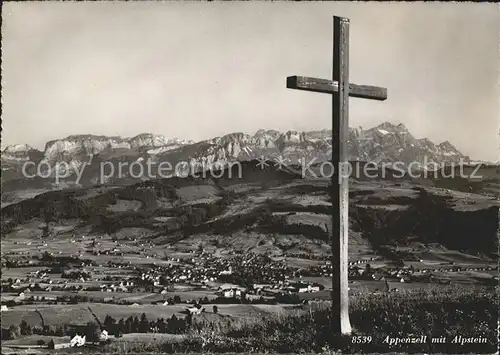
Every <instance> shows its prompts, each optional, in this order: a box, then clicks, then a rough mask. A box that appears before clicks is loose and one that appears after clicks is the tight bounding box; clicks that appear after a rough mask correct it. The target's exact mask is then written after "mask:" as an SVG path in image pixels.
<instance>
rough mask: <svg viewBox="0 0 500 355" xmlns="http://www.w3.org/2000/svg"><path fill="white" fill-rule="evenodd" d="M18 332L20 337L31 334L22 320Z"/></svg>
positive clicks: (28, 326) (28, 327)
mask: <svg viewBox="0 0 500 355" xmlns="http://www.w3.org/2000/svg"><path fill="white" fill-rule="evenodd" d="M19 331H20V333H21V335H31V334H33V331H32V329H31V326H30V325H29V324H28V323H27V322H26V321H25V320H24V319H23V320H22V322H21V326H20V327H19Z"/></svg>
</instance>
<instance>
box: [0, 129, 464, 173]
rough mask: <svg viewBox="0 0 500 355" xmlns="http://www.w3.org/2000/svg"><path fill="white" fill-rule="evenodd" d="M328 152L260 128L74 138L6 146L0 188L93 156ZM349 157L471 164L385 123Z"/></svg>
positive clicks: (294, 159) (319, 134)
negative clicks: (195, 137) (209, 134)
mask: <svg viewBox="0 0 500 355" xmlns="http://www.w3.org/2000/svg"><path fill="white" fill-rule="evenodd" d="M331 149H332V146H331V131H330V130H319V131H308V132H303V131H293V130H290V131H286V132H279V131H276V130H264V129H261V130H258V131H257V132H256V133H255V134H253V135H252V134H246V133H239V132H237V133H230V134H227V135H224V136H221V137H215V138H211V139H208V140H205V141H201V142H196V143H195V142H193V141H189V140H181V139H177V138H173V139H170V138H166V137H165V136H162V135H155V134H151V133H143V134H139V135H137V136H135V137H133V138H121V137H107V136H97V135H73V136H69V137H66V138H64V139H58V140H53V141H50V142H47V143H46V145H45V149H44V151H43V152H41V151H38V150H36V149H33V148H31V147H29V146H27V145H15V146H9V147H7V148H6V149H5V150H4V151H3V152H2V170H3V172H4V174H3V176H2V183H4V182H6V181H9V180H12V179H23V175H22V174H21V169H22V167H23V165H24V164H25V163H26V162H33V163H34V164H36V165H39V164H40V163H43V169H45V170H47V169H49V167H51V168H50V170H51V171H52V174H54V173H55V172H56V171H58V169H69V170H68V171H70V173H73V172H75V171H77V169H78V168H79V167H81V166H82V165H83V164H87V165H88V164H91V161H92V159H91V157H93V158H96V157H98V158H99V159H97V160H95V159H94V163H92V164H94V165H95V164H96V161H98V162H100V163H102V162H106V161H108V162H111V164H114V163H117V162H128V163H129V164H131V163H133V162H136V161H137V162H141V161H145V160H147V159H151V161H152V162H156V163H159V162H162V161H167V162H169V163H170V164H172V165H175V164H177V163H178V162H186V163H189V164H191V166H192V165H196V166H199V167H202V168H210V167H212V166H213V165H214V164H226V163H228V162H232V161H244V160H252V159H258V158H261V157H265V158H267V159H268V160H271V161H273V160H278V159H279V160H281V161H282V162H284V163H287V164H296V163H298V162H301V161H302V159H305V161H312V160H314V161H317V162H321V161H326V160H329V159H330V158H331ZM348 153H349V160H360V161H374V162H377V163H381V162H393V163H394V162H402V163H404V164H409V163H411V162H419V163H421V164H428V163H430V162H436V163H451V162H460V161H462V162H464V161H465V162H467V161H468V160H469V158H468V157H466V156H464V155H463V154H462V153H461V152H459V151H458V150H457V149H456V148H455V147H454V146H453V145H452V144H451V143H450V142H443V143H440V144H437V145H436V144H434V143H433V142H431V141H430V140H429V139H427V138H422V139H416V138H415V137H414V136H413V135H412V134H411V133H410V132H409V131H408V129H407V128H406V127H405V126H404V125H402V124H399V125H394V124H391V123H388V122H386V123H383V124H381V125H379V126H377V127H373V128H370V129H367V130H365V129H363V128H362V127H356V128H351V129H350V131H349V139H348ZM58 163H59V165H58ZM62 163H66V164H62ZM62 165H64V166H63V167H61V166H62ZM43 169H42V170H43ZM95 173H97V172H95ZM87 175H88V176H87V177H88V179H90V180H91V181H94V180H95V178H96V177H95V176H94V177H92V176H91V175H92V173H88V174H87ZM94 175H95V174H94ZM90 180H89V181H90Z"/></svg>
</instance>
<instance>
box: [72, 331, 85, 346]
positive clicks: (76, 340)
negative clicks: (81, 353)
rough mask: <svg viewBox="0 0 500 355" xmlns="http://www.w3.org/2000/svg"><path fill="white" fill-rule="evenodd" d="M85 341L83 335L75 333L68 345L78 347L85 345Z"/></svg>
mask: <svg viewBox="0 0 500 355" xmlns="http://www.w3.org/2000/svg"><path fill="white" fill-rule="evenodd" d="M85 341H86V339H85V335H84V336H80V335H78V334H77V335H75V336H74V337H73V339H71V341H70V345H71V347H75V346H76V347H80V346H83V345H85Z"/></svg>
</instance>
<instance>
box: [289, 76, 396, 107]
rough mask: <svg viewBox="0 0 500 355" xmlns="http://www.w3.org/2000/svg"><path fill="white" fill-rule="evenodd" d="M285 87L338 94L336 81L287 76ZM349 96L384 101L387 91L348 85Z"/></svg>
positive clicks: (381, 88) (375, 87) (380, 88)
mask: <svg viewBox="0 0 500 355" xmlns="http://www.w3.org/2000/svg"><path fill="white" fill-rule="evenodd" d="M286 87H287V88H288V89H296V90H304V91H313V92H321V93H324V94H333V93H336V92H338V90H339V83H338V81H336V80H328V79H319V78H310V77H307V76H289V77H287V78H286ZM349 96H352V97H357V98H361V99H371V100H378V101H384V100H386V99H387V89H386V88H383V87H379V86H370V85H357V84H349Z"/></svg>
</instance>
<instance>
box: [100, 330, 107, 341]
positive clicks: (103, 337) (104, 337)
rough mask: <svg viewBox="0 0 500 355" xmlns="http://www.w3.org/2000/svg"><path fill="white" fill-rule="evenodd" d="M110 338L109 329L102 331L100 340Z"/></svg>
mask: <svg viewBox="0 0 500 355" xmlns="http://www.w3.org/2000/svg"><path fill="white" fill-rule="evenodd" d="M108 339H109V334H108V331H107V330H103V331H102V332H101V337H100V339H99V340H100V341H106V340H108Z"/></svg>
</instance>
